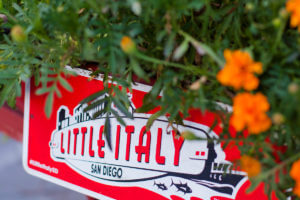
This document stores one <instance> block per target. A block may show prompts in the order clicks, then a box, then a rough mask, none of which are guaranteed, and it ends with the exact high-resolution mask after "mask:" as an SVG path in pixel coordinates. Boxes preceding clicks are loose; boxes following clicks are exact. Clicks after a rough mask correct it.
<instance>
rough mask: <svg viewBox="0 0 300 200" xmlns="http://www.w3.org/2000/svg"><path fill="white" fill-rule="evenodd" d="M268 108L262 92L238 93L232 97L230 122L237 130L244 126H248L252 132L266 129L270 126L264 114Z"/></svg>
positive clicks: (268, 119) (256, 132) (269, 120)
mask: <svg viewBox="0 0 300 200" xmlns="http://www.w3.org/2000/svg"><path fill="white" fill-rule="evenodd" d="M269 108H270V105H269V103H268V100H267V98H266V97H265V96H264V95H263V94H261V93H258V94H250V93H240V94H238V95H236V96H235V97H234V99H233V114H232V116H231V118H230V124H231V125H232V126H233V127H234V128H235V129H236V130H237V131H242V130H243V129H244V128H248V131H249V132H250V133H253V134H258V133H260V132H263V131H266V130H268V129H269V128H270V126H271V119H270V118H269V117H268V115H267V114H266V112H267V111H268V110H269Z"/></svg>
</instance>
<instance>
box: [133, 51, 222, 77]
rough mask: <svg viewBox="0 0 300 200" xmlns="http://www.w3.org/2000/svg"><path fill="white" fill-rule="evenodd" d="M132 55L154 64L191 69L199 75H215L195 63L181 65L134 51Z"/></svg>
mask: <svg viewBox="0 0 300 200" xmlns="http://www.w3.org/2000/svg"><path fill="white" fill-rule="evenodd" d="M134 56H136V57H137V58H139V59H141V60H144V61H147V62H151V63H154V64H161V65H165V66H169V67H175V68H178V69H183V70H188V71H191V72H192V73H197V74H199V75H206V76H208V77H211V78H215V76H216V75H215V74H214V73H211V72H209V71H207V70H203V69H200V68H199V67H198V66H195V65H183V64H179V63H173V62H169V61H165V60H160V59H157V58H153V57H150V56H147V55H145V54H142V53H140V52H136V53H135V54H134Z"/></svg>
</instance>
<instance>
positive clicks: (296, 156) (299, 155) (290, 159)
mask: <svg viewBox="0 0 300 200" xmlns="http://www.w3.org/2000/svg"><path fill="white" fill-rule="evenodd" d="M298 158H300V152H299V153H297V154H295V155H293V156H291V157H289V158H288V159H286V160H284V161H283V162H281V163H280V164H278V165H276V166H275V167H273V168H272V169H270V170H268V171H266V172H265V173H262V174H261V175H260V176H258V177H257V178H254V179H256V180H258V181H261V180H264V179H266V178H268V177H269V176H271V175H272V174H274V173H275V172H277V171H278V170H280V169H281V168H283V167H284V166H286V165H288V164H290V163H291V162H293V161H294V160H296V159H298Z"/></svg>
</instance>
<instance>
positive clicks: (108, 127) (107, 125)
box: [104, 113, 112, 150]
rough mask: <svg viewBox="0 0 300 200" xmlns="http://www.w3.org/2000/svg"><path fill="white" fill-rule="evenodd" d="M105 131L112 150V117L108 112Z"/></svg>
mask: <svg viewBox="0 0 300 200" xmlns="http://www.w3.org/2000/svg"><path fill="white" fill-rule="evenodd" d="M104 133H105V138H106V141H107V144H108V147H109V149H110V150H112V147H111V126H110V118H109V116H108V113H107V114H106V119H105V125H104Z"/></svg>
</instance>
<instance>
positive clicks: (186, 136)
mask: <svg viewBox="0 0 300 200" xmlns="http://www.w3.org/2000/svg"><path fill="white" fill-rule="evenodd" d="M181 136H182V137H183V138H184V139H186V140H196V139H197V138H198V137H197V136H196V135H195V134H194V133H193V132H191V131H188V130H185V131H183V132H182V133H181Z"/></svg>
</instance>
